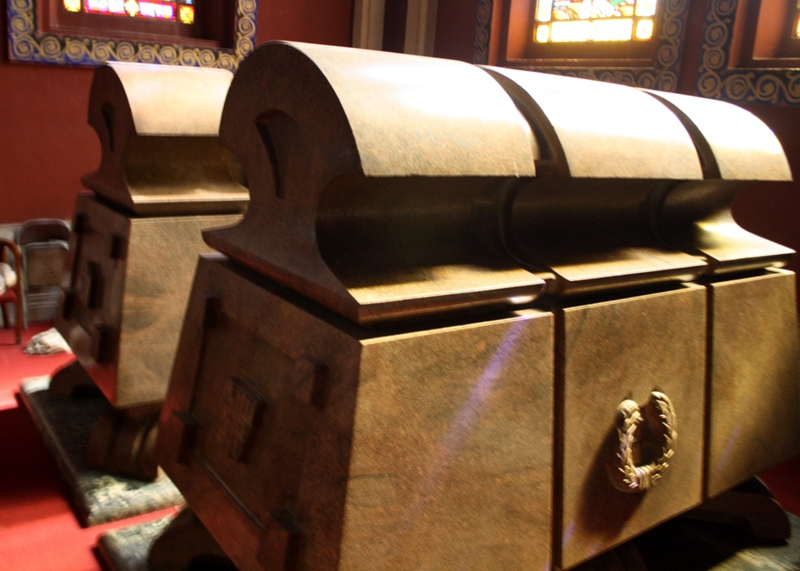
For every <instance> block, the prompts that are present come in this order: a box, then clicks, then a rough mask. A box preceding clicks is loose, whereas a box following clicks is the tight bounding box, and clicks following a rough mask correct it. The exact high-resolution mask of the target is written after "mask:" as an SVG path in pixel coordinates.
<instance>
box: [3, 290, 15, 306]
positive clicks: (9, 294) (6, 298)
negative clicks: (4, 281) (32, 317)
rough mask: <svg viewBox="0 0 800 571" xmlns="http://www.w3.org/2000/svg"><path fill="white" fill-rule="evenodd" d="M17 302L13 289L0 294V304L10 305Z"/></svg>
mask: <svg viewBox="0 0 800 571" xmlns="http://www.w3.org/2000/svg"><path fill="white" fill-rule="evenodd" d="M16 300H17V293H16V292H15V291H14V290H13V289H7V290H6V291H5V292H3V293H0V303H11V302H12V301H16Z"/></svg>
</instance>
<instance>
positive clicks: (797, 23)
mask: <svg viewBox="0 0 800 571" xmlns="http://www.w3.org/2000/svg"><path fill="white" fill-rule="evenodd" d="M792 37H793V38H800V0H797V9H796V10H795V13H794V24H793V25H792Z"/></svg>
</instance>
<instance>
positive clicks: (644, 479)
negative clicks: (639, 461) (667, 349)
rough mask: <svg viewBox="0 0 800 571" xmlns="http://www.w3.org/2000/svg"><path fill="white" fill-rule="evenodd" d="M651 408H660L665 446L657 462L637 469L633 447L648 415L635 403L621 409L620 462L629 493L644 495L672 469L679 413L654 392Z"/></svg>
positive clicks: (659, 394)
mask: <svg viewBox="0 0 800 571" xmlns="http://www.w3.org/2000/svg"><path fill="white" fill-rule="evenodd" d="M647 406H648V407H650V406H654V407H656V411H657V414H658V419H659V420H660V428H661V430H659V431H656V432H660V433H661V434H663V438H664V443H663V445H662V447H661V456H659V457H658V459H657V460H655V461H654V462H650V463H649V464H644V465H642V466H637V465H636V464H635V462H634V454H633V445H634V442H636V440H637V432H638V431H639V430H640V424H641V423H642V422H643V421H644V415H643V414H642V410H641V409H640V408H639V405H638V404H636V402H635V401H632V400H630V399H626V400H624V401H622V402H621V403H620V405H619V407H618V408H617V411H618V412H619V413H620V416H621V418H620V422H619V425H618V427H617V435H618V436H619V448H618V449H617V453H616V457H617V459H618V460H619V467H618V469H619V471H620V472H622V476H623V477H622V482H623V484H624V485H625V486H626V487H627V490H626V491H629V492H644V491H646V490H648V489H650V488H652V487H653V485H655V483H656V482H657V481H658V480H659V479H660V478H661V474H662V473H663V472H664V470H666V469H667V468H668V467H669V460H670V458H672V456H673V454H675V439H676V438H677V436H678V432H677V430H676V424H677V423H676V418H675V411H674V410H673V408H672V403H671V402H670V400H669V398H668V397H667V395H665V394H664V393H662V392H659V391H653V392H651V393H650V402H649V403H648V404H647Z"/></svg>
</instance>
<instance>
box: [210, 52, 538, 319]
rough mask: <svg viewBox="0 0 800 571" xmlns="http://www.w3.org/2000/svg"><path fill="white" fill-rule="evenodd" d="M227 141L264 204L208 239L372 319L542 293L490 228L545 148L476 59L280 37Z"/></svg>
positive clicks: (254, 74) (250, 73)
mask: <svg viewBox="0 0 800 571" xmlns="http://www.w3.org/2000/svg"><path fill="white" fill-rule="evenodd" d="M220 138H221V140H222V142H223V144H224V145H226V146H227V147H228V148H229V149H231V150H232V151H233V153H234V154H235V155H236V156H237V158H238V159H239V160H240V161H241V163H242V164H243V166H244V169H245V173H246V178H247V182H248V187H249V188H250V190H251V193H252V195H251V199H252V201H251V205H250V208H249V210H248V213H247V214H246V216H245V219H244V221H243V222H242V223H241V224H240V225H238V226H236V227H234V228H232V229H227V230H221V231H209V232H206V233H205V237H206V241H207V242H208V243H209V245H211V246H212V247H214V248H216V249H218V250H220V251H221V252H223V253H225V254H228V255H230V256H231V257H233V258H235V259H237V260H239V261H240V262H243V263H245V264H247V265H249V266H251V267H253V268H255V269H257V270H258V271H260V272H262V273H265V274H267V275H269V276H271V277H273V278H274V279H276V280H278V281H279V282H282V283H284V284H285V285H288V286H290V287H292V288H293V289H295V290H297V291H299V292H301V293H303V294H305V295H307V296H309V297H311V298H313V299H315V300H316V301H319V302H321V303H323V304H324V305H327V306H328V307H330V308H332V309H334V310H335V311H337V312H339V313H341V314H343V315H345V316H347V317H349V318H351V319H353V320H355V321H357V322H362V323H365V322H371V321H379V320H384V319H393V318H397V317H403V316H410V315H418V314H422V313H429V312H436V311H441V310H449V309H453V308H464V307H472V306H482V305H492V304H507V303H509V301H512V302H513V301H514V300H519V299H527V300H530V299H532V298H534V297H535V296H536V295H538V294H539V293H540V291H541V289H542V285H543V282H542V281H541V280H540V279H539V278H537V277H536V276H534V275H533V274H531V273H530V272H528V271H525V270H523V269H520V268H519V267H518V266H517V265H516V264H515V263H514V262H513V260H511V259H510V258H509V257H508V256H507V255H506V254H505V253H504V252H503V251H502V249H500V248H497V247H496V244H494V241H493V239H492V237H491V236H484V235H482V233H481V232H482V230H481V229H482V228H484V227H486V226H487V224H489V225H490V226H491V225H492V224H491V222H490V221H489V220H487V221H485V222H486V223H484V222H482V221H481V219H482V217H487V215H486V212H485V210H483V209H482V208H481V205H482V204H489V205H491V204H494V203H496V202H497V201H498V200H499V197H500V196H502V195H503V193H505V192H507V190H508V188H509V185H511V184H515V183H516V182H517V181H518V180H519V179H520V178H521V177H532V176H534V175H535V165H534V161H535V159H536V156H537V153H538V150H537V146H536V141H535V139H534V137H533V134H532V132H531V130H530V127H529V125H528V123H527V122H526V121H525V120H524V118H523V117H522V116H521V115H520V114H519V112H518V111H517V109H516V108H515V106H514V103H513V102H512V101H511V100H510V99H509V98H508V96H507V95H506V94H505V92H504V91H503V90H502V88H501V87H500V86H499V85H498V84H497V82H495V81H494V80H493V79H492V78H491V77H489V76H488V75H487V74H486V73H484V72H483V71H482V70H480V69H478V68H476V67H474V66H471V65H468V64H465V63H461V62H454V61H447V60H436V59H431V58H421V57H412V56H404V55H398V54H391V53H384V52H374V51H368V50H353V49H345V48H334V47H326V46H316V45H308V44H296V43H271V44H266V45H264V46H262V47H260V48H259V49H257V50H256V51H255V52H254V53H253V54H252V55H250V56H249V57H248V58H247V60H246V61H244V62H243V63H242V65H241V67H240V68H239V70H238V72H237V74H236V77H235V78H234V81H233V83H232V84H231V88H230V92H229V95H228V99H227V101H226V104H225V110H224V113H223V117H222V125H221V129H220ZM491 216H492V214H491V209H489V214H488V218H491Z"/></svg>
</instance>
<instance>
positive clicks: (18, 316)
mask: <svg viewBox="0 0 800 571" xmlns="http://www.w3.org/2000/svg"><path fill="white" fill-rule="evenodd" d="M24 319H25V316H24V314H23V309H22V294H20V295H18V296H17V305H16V309H15V310H14V327H16V330H17V334H16V337H17V345H20V344H21V343H22V325H23V323H22V321H23V320H24Z"/></svg>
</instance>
